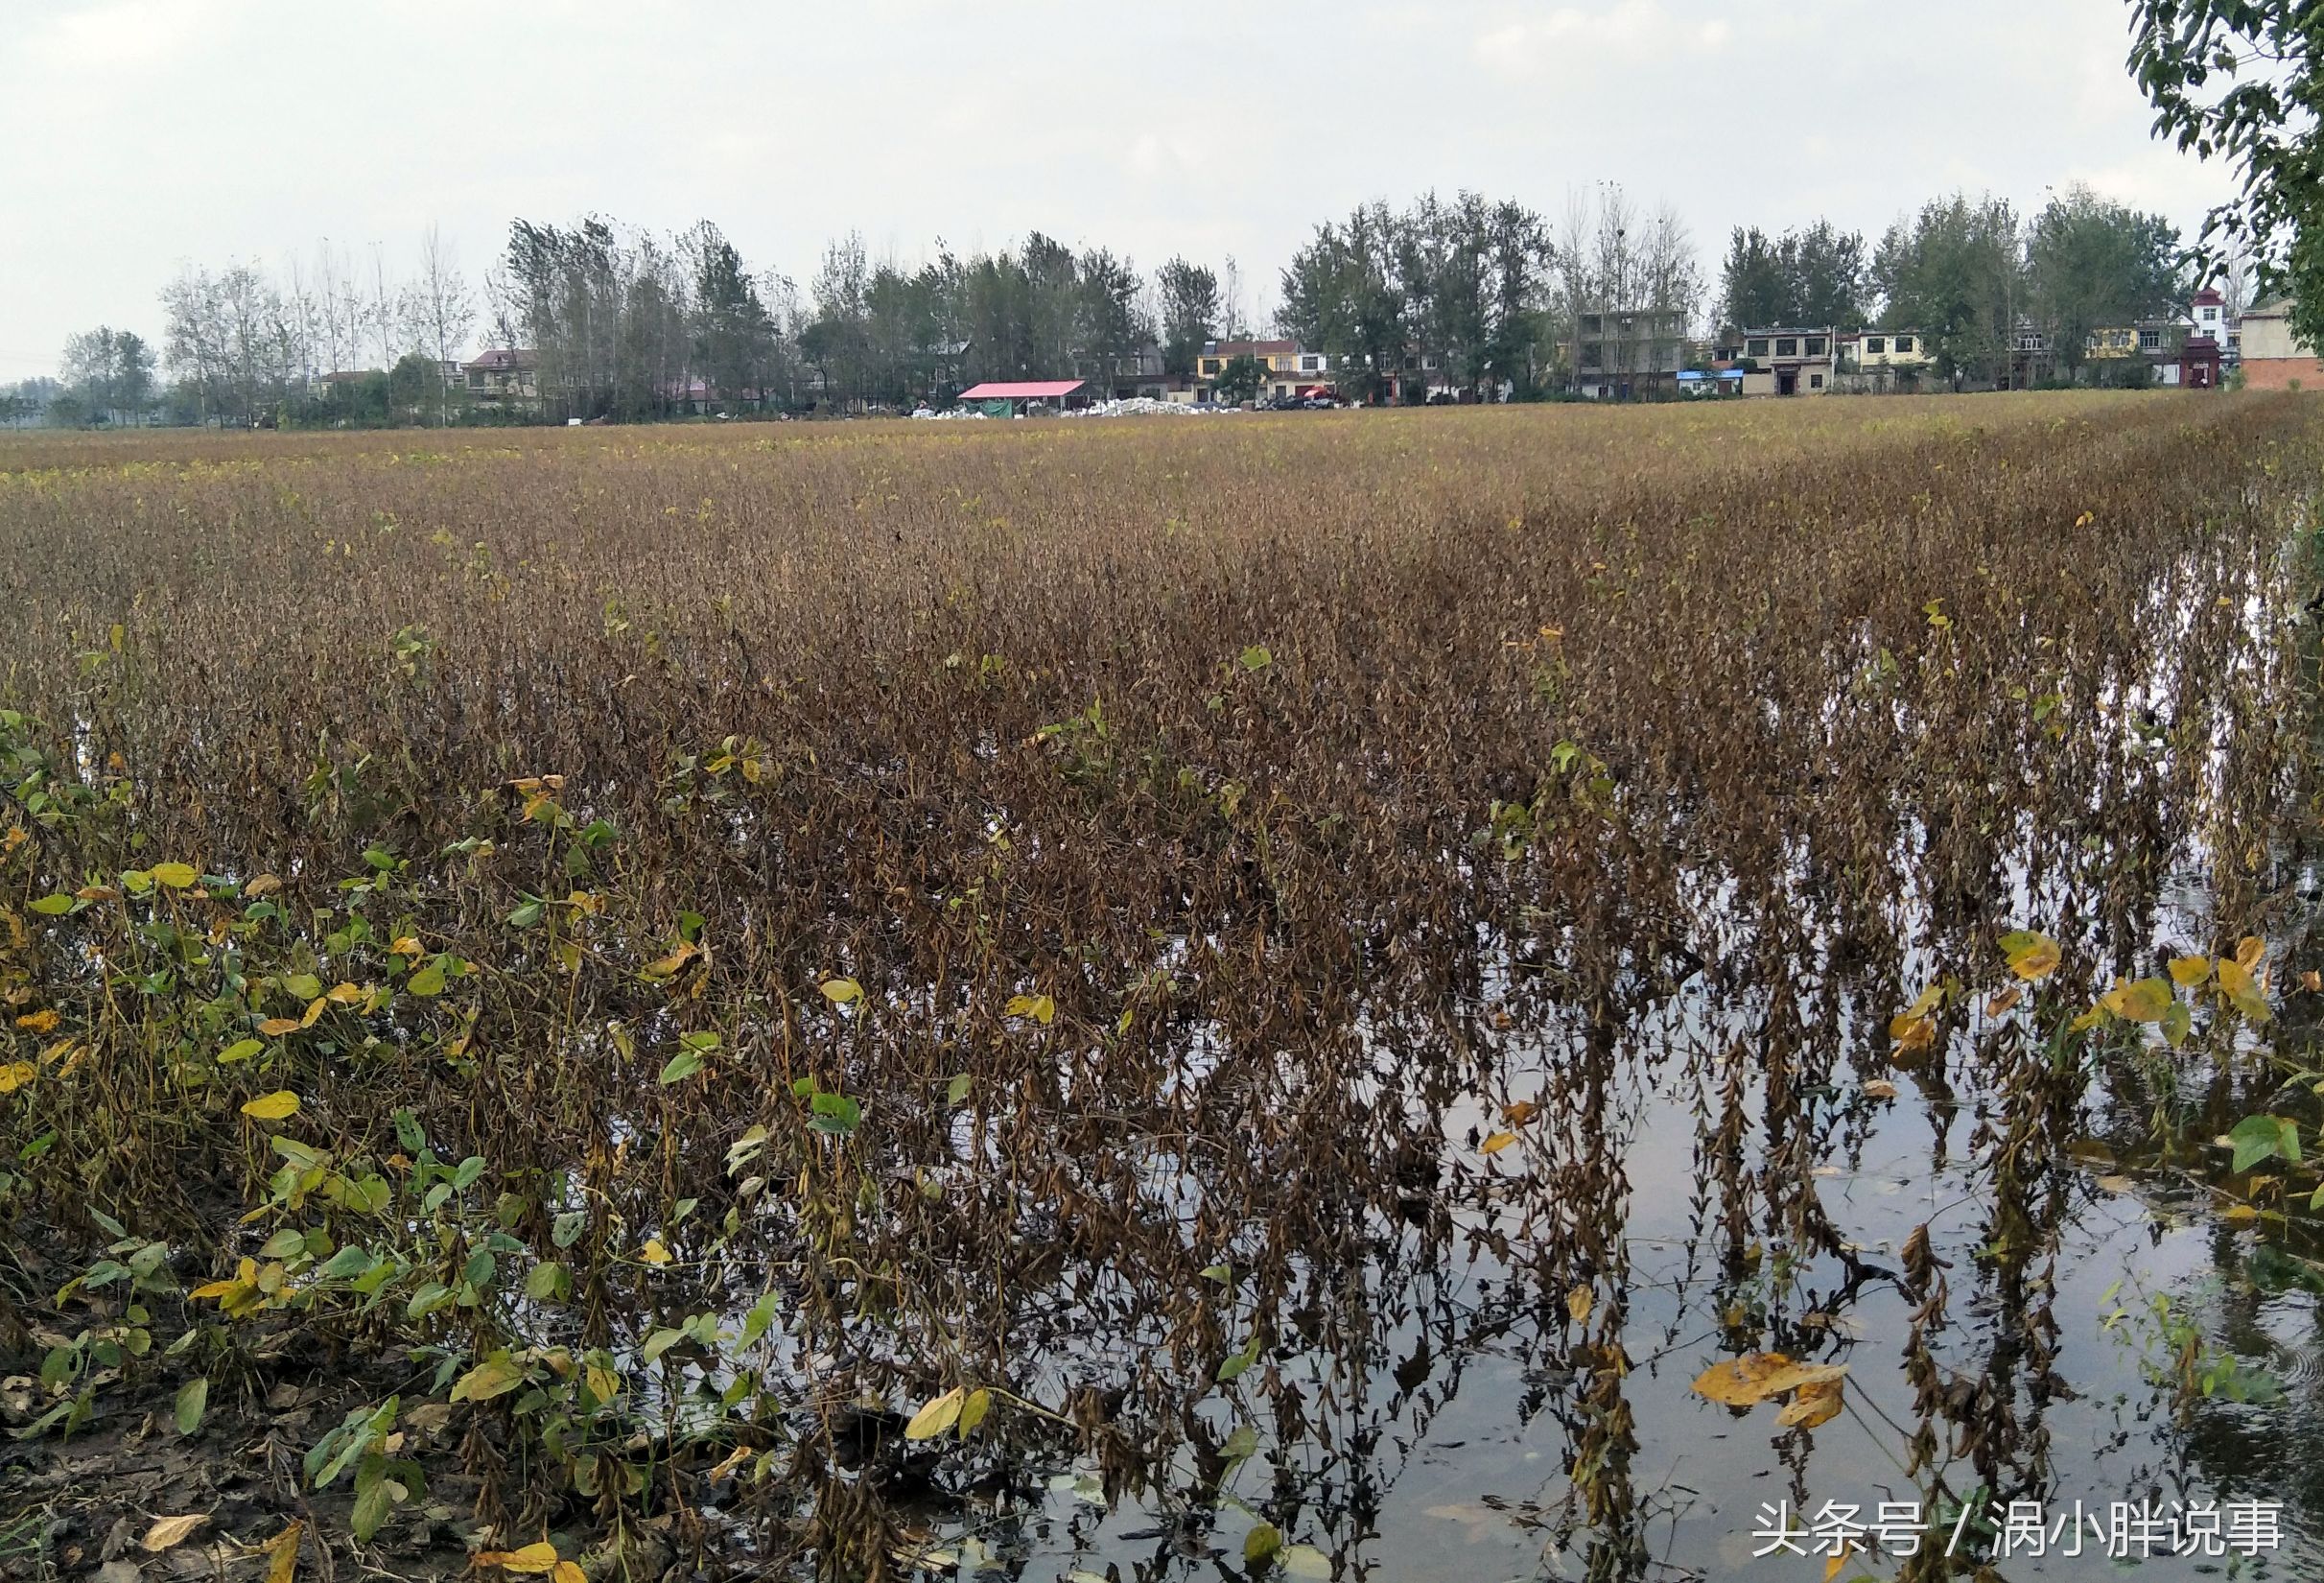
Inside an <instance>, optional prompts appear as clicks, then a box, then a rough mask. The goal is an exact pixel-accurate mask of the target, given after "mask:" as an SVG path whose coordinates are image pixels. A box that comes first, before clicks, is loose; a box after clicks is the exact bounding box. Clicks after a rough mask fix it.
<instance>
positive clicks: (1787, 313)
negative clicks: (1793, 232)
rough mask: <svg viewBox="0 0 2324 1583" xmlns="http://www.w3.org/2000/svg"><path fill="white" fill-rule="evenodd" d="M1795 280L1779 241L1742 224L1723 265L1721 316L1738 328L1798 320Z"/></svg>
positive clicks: (1736, 229) (1731, 236)
mask: <svg viewBox="0 0 2324 1583" xmlns="http://www.w3.org/2000/svg"><path fill="white" fill-rule="evenodd" d="M1791 311H1792V289H1791V282H1790V281H1789V280H1787V279H1785V278H1784V271H1783V259H1782V257H1781V255H1780V254H1779V253H1778V251H1777V249H1776V246H1775V244H1773V243H1772V242H1770V241H1769V240H1768V239H1767V237H1766V236H1765V235H1764V234H1763V233H1762V232H1761V231H1760V229H1759V228H1758V227H1757V226H1756V225H1753V226H1751V227H1749V229H1746V228H1745V227H1744V226H1741V225H1738V226H1736V227H1735V229H1734V232H1733V234H1731V235H1730V236H1729V237H1728V238H1727V244H1726V260H1725V263H1724V264H1722V265H1721V266H1720V317H1721V318H1722V319H1724V320H1725V322H1726V323H1727V324H1729V325H1730V326H1732V327H1733V328H1735V329H1738V330H1740V329H1743V328H1745V327H1746V326H1757V325H1762V324H1790V323H1795V322H1796V320H1795V319H1793V318H1792V317H1791Z"/></svg>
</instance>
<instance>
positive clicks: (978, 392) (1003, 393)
mask: <svg viewBox="0 0 2324 1583" xmlns="http://www.w3.org/2000/svg"><path fill="white" fill-rule="evenodd" d="M1082 384H1083V382H1082V381H1081V380H1078V379H1021V380H1017V381H1015V382H1014V383H1012V382H1010V381H1008V380H1000V381H995V382H988V383H986V384H983V385H973V386H971V387H970V388H969V389H967V390H963V391H961V392H960V399H961V400H963V401H1025V400H1038V399H1041V398H1043V397H1045V396H1064V395H1071V394H1072V393H1073V392H1074V391H1075V390H1080V389H1081V387H1082Z"/></svg>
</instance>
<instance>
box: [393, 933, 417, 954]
mask: <svg viewBox="0 0 2324 1583" xmlns="http://www.w3.org/2000/svg"><path fill="white" fill-rule="evenodd" d="M419 954H420V943H419V940H418V939H417V938H416V937H415V936H413V935H411V934H398V935H397V936H396V937H395V943H394V944H393V945H390V946H389V947H387V955H388V956H390V957H416V956H418V955H419Z"/></svg>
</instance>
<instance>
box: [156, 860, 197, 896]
mask: <svg viewBox="0 0 2324 1583" xmlns="http://www.w3.org/2000/svg"><path fill="white" fill-rule="evenodd" d="M146 872H147V873H149V874H151V875H153V883H154V884H155V885H166V886H169V887H170V888H171V889H172V890H183V889H185V888H186V887H187V886H190V885H192V884H193V883H194V882H195V881H196V880H199V879H200V878H201V874H200V871H199V870H197V869H196V868H195V866H194V865H193V864H192V863H190V862H157V863H155V864H154V865H153V867H151V868H149V869H147V870H146Z"/></svg>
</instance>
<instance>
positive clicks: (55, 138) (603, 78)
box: [0, 0, 2223, 380]
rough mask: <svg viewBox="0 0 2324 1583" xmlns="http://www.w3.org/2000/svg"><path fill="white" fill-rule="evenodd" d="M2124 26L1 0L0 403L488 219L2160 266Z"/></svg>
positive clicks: (735, 232) (2183, 182) (1686, 2)
mask: <svg viewBox="0 0 2324 1583" xmlns="http://www.w3.org/2000/svg"><path fill="white" fill-rule="evenodd" d="M2128 15H2129V8H2128V6H2127V5H2125V4H2124V0H1563V3H1539V4H1527V3H1522V0H1431V3H1427V4H1420V3H1404V4H1397V3H1351V0H1145V3H1140V4H1136V5H1124V4H1112V5H1096V4H1068V3H1066V0H1050V3H1021V0H952V3H946V4H938V3H933V0H922V3H909V4H907V3H902V0H821V3H818V4H762V3H744V0H727V3H713V0H692V3H689V0H653V3H650V4H639V3H637V0H623V3H621V4H611V3H594V0H565V3H560V4H548V3H541V0H492V3H490V4H480V3H472V0H402V3H395V4H389V3H384V0H329V3H327V4H317V3H315V0H0V148H5V149H6V150H7V151H8V154H7V156H6V168H5V174H4V175H0V380H5V379H13V378H20V377H22V376H24V375H26V374H33V373H39V372H43V371H46V370H48V369H49V368H51V367H53V366H54V365H55V363H56V361H57V357H58V353H59V349H60V348H61V346H62V343H63V341H64V338H65V336H66V335H67V334H68V333H70V332H72V331H74V330H77V329H82V328H86V327H88V326H90V325H94V324H98V323H110V324H113V325H116V326H120V327H124V328H129V329H134V330H137V331H139V332H141V333H143V334H145V335H147V336H148V337H150V338H153V339H154V340H155V341H158V340H159V338H160V333H161V329H162V319H161V313H160V310H159V308H158V306H157V305H156V302H155V293H156V291H157V290H158V288H159V287H160V286H161V285H162V283H163V282H164V281H165V280H166V279H167V278H168V277H169V275H170V274H171V273H172V272H174V271H175V270H176V268H177V266H178V265H179V264H180V263H181V262H184V261H188V260H191V261H195V262H199V263H201V264H205V265H210V266H219V265H223V264H225V263H227V262H229V261H231V260H233V259H236V258H251V257H255V258H258V259H260V260H262V261H264V262H266V263H268V264H269V265H275V264H278V263H279V262H280V261H281V260H282V259H283V258H284V257H286V256H287V255H288V254H290V253H292V252H293V251H300V252H306V251H311V250H312V248H313V247H314V244H315V241H316V239H317V238H318V237H329V238H331V239H332V240H333V241H334V242H335V243H337V244H339V245H340V246H341V247H346V246H350V245H351V246H354V247H358V248H364V256H366V257H368V248H369V245H370V244H372V243H374V242H377V243H381V244H384V245H385V248H387V258H388V261H389V264H390V266H391V267H395V266H407V267H408V265H409V263H410V261H411V258H412V255H413V254H414V253H415V252H416V251H417V247H418V238H419V236H420V233H421V232H422V231H423V230H424V229H425V227H426V226H427V225H428V224H430V223H432V222H434V223H436V224H440V226H441V227H442V230H443V233H444V235H445V237H446V238H447V239H448V240H449V241H451V242H452V243H453V244H454V245H455V246H456V248H457V249H458V257H459V260H460V262H461V264H462V266H463V267H464V268H465V270H466V272H467V273H468V275H469V276H470V278H471V279H472V280H481V276H482V274H483V272H484V271H485V269H486V267H487V266H488V265H489V264H490V263H491V262H492V260H493V258H494V256H495V255H496V254H497V253H498V251H499V248H500V246H501V242H502V240H503V238H504V237H505V233H506V227H507V223H508V220H509V218H510V217H511V216H515V215H523V216H526V217H528V218H530V219H535V220H545V221H547V220H553V221H569V220H571V219H573V218H575V217H576V216H578V215H580V214H582V213H584V212H586V211H590V210H597V211H599V212H602V213H606V214H609V215H613V216H616V217H618V218H620V219H622V220H625V221H629V222H633V223H637V224H646V225H648V226H651V227H654V228H657V229H667V228H675V227H678V226H682V225H686V224H691V223H692V222H693V221H694V220H695V219H697V218H705V217H706V218H709V219H712V220H715V221H716V222H717V224H719V225H720V226H721V227H722V228H723V229H724V230H725V231H726V233H727V235H728V236H729V237H730V238H731V239H732V240H733V241H734V242H735V243H736V245H737V246H738V247H739V248H741V249H742V251H743V253H744V255H745V257H746V258H747V259H749V260H750V262H751V263H752V265H753V266H754V267H765V266H769V265H771V266H774V267H777V268H780V269H782V270H784V271H785V272H788V273H790V274H791V275H793V276H794V277H796V278H797V279H798V280H799V281H800V282H801V284H802V285H804V284H805V283H806V281H807V279H808V277H809V276H810V274H811V273H812V272H813V270H814V266H815V262H816V259H817V258H818V257H819V255H820V253H821V250H822V248H823V245H824V243H825V241H826V240H827V239H829V238H830V237H832V236H833V235H834V234H837V233H840V232H843V231H846V230H848V229H850V228H857V229H860V230H861V231H862V232H863V233H864V236H865V238H866V240H867V242H868V244H869V246H870V248H871V249H872V251H873V252H874V254H875V255H880V254H887V253H892V254H894V255H896V256H897V257H899V258H901V259H903V260H904V261H906V262H912V261H916V260H917V259H919V258H920V257H921V256H922V255H923V254H924V253H926V252H927V251H928V250H929V249H930V245H931V243H932V241H933V239H935V238H937V237H942V238H944V239H945V240H946V241H948V242H949V243H951V245H952V246H953V247H954V248H972V249H973V248H997V247H1000V246H1004V245H1007V244H1009V243H1012V242H1013V241H1015V240H1016V239H1018V238H1020V237H1021V236H1022V235H1023V234H1024V233H1025V232H1026V231H1028V230H1044V231H1047V232H1048V233H1050V234H1051V235H1053V236H1056V237H1059V238H1060V239H1062V240H1065V241H1067V242H1069V243H1089V244H1092V245H1096V244H1102V245H1105V246H1109V247H1112V248H1115V249H1116V250H1118V251H1125V252H1127V253H1129V254H1130V255H1131V256H1132V257H1133V258H1134V259H1135V260H1136V261H1137V262H1138V264H1139V266H1140V267H1141V268H1147V269H1150V268H1151V267H1152V266H1153V265H1155V264H1157V263H1160V262H1161V261H1162V259H1164V258H1166V257H1167V256H1169V255H1170V254H1171V253H1172V252H1184V253H1185V254H1186V255H1187V256H1189V257H1191V258H1194V259H1197V260H1199V261H1204V262H1209V263H1211V264H1213V265H1216V264H1219V263H1221V262H1223V260H1224V258H1225V257H1226V255H1228V254H1230V253H1232V254H1233V255H1235V257H1236V258H1238V259H1239V260H1240V262H1241V265H1242V268H1243V276H1244V279H1245V280H1246V281H1247V282H1249V283H1250V284H1249V286H1248V287H1247V289H1246V293H1245V304H1244V305H1245V308H1246V310H1265V309H1266V308H1268V307H1270V306H1271V305H1272V303H1273V301H1274V299H1275V297H1276V295H1277V292H1276V288H1275V280H1276V275H1277V272H1278V271H1279V269H1280V268H1281V266H1282V264H1283V262H1284V261H1285V259H1286V258H1287V257H1288V256H1289V255H1290V253H1291V252H1292V250H1293V249H1294V248H1296V247H1297V246H1298V245H1299V244H1300V242H1301V241H1302V240H1303V237H1304V236H1305V234H1306V233H1307V231H1308V230H1309V228H1310V227H1311V226H1312V225H1313V224H1314V223H1315V222H1316V221H1318V220H1320V219H1323V218H1326V217H1327V216H1336V215H1339V214H1342V213H1344V212H1345V211H1346V210H1347V209H1348V208H1349V207H1350V205H1352V204H1354V203H1356V202H1359V201H1364V200H1367V199H1371V198H1389V199H1393V200H1397V201H1401V200H1403V199H1405V198H1408V197H1410V196H1411V195H1413V194H1415V193H1417V192H1419V191H1421V190H1423V189H1425V188H1429V187H1435V188H1437V189H1439V190H1440V191H1444V192H1450V191H1451V190H1453V189H1455V188H1459V187H1471V188H1475V189H1477V190H1479V191H1482V192H1484V193H1486V194H1488V195H1491V196H1493V197H1504V196H1506V197H1514V198H1518V199H1521V200H1523V201H1526V202H1528V203H1530V204H1532V205H1533V206H1535V207H1536V208H1538V209H1540V210H1542V211H1544V212H1545V213H1549V214H1551V215H1553V216H1554V215H1556V214H1558V213H1560V212H1561V210H1562V208H1563V206H1564V202H1565V196H1566V194H1567V192H1568V191H1569V190H1571V189H1574V188H1576V187H1585V186H1587V185H1589V184H1590V183H1593V182H1595V181H1598V180H1601V179H1609V180H1613V181H1618V182H1620V183H1621V184H1622V185H1623V186H1624V187H1625V188H1626V189H1627V190H1628V191H1629V193H1630V195H1631V198H1632V199H1633V200H1634V201H1637V202H1639V203H1640V204H1642V205H1646V206H1650V207H1651V206H1652V205H1654V204H1655V203H1658V202H1661V201H1668V202H1670V203H1672V204H1674V205H1675V206H1676V207H1677V208H1678V210H1679V211H1680V212H1681V213H1682V214H1683V215H1684V216H1685V217H1686V219H1687V221H1688V223H1689V224H1690V226H1691V228H1692V231H1693V234H1694V237H1695V240H1696V243H1697V246H1698V248H1699V249H1700V251H1701V253H1702V261H1703V266H1704V272H1705V275H1706V276H1708V277H1712V278H1714V279H1715V275H1716V265H1717V256H1718V253H1719V251H1720V249H1721V248H1722V247H1723V246H1724V243H1725V237H1726V233H1727V231H1728V228H1729V227H1730V226H1733V225H1736V224H1757V225H1760V226H1762V227H1765V228H1767V229H1769V230H1776V229H1780V228H1782V227H1785V226H1788V225H1792V224H1799V223H1802V222H1805V221H1809V220H1813V219H1815V218H1816V217H1817V216H1819V215H1823V216H1829V217H1830V218H1831V219H1833V220H1835V221H1837V222H1839V223H1841V224H1843V225H1845V226H1848V227H1851V228H1862V229H1863V230H1865V231H1866V233H1867V234H1875V233H1877V232H1878V231H1879V230H1880V229H1881V228H1882V227H1883V226H1885V225H1886V224H1888V223H1889V222H1890V220H1892V219H1894V218H1895V217H1896V216H1897V215H1898V214H1899V213H1900V212H1902V211H1904V210H1905V209H1907V208H1908V207H1909V206H1912V205H1914V204H1916V203H1918V202H1919V201H1921V200H1923V199H1925V198H1927V197H1929V196H1932V195H1934V194H1936V193H1938V192H1940V191H1947V190H1950V189H1952V188H1954V187H1957V186H1959V187H1965V188H1967V189H1969V190H1970V191H1971V192H1973V193H1974V192H1978V191H1984V190H1990V191H1993V192H1996V193H1999V194H2002V195H2005V196H2007V197H2009V198H2011V199H2013V200H2015V201H2018V202H2019V203H2020V204H2021V205H2025V206H2034V205H2038V204H2039V203H2040V202H2041V201H2042V200H2043V188H2044V187H2045V186H2046V185H2048V186H2057V187H2063V186H2064V185H2065V184H2067V183H2068V182H2072V181H2084V182H2087V183H2089V184H2090V185H2091V186H2093V187H2095V188H2097V189H2099V190H2100V191H2101V192H2102V193H2104V194H2106V195H2108V196H2110V197H2114V198H2118V199H2121V200H2123V201H2127V202H2131V203H2134V204H2137V205H2139V206H2140V207H2143V208H2151V209H2159V210H2161V211H2162V212H2164V213H2165V214H2167V215H2169V216H2170V217H2171V219H2173V220H2175V221H2176V222H2178V224H2180V225H2181V226H2182V228H2184V229H2185V230H2187V231H2188V232H2189V233H2190V234H2192V232H2193V231H2194V229H2195V225H2196V224H2197V223H2198V222H2199V221H2200V219H2201V216H2202V212H2203V210H2204V208H2205V207H2206V206H2207V205H2208V204H2209V203H2210V202H2212V201H2215V200H2216V199H2217V198H2218V197H2219V196H2221V193H2222V187H2223V177H2222V176H2221V175H2220V173H2219V172H2218V170H2217V169H2216V168H2208V169H2207V168H2203V167H2200V166H2197V165H2196V164H2195V163H2194V162H2193V161H2192V160H2190V159H2187V158H2185V157H2183V156H2181V155H2179V154H2175V153H2173V152H2171V151H2170V150H2168V149H2165V148H2161V147H2157V146H2155V145H2153V144H2152V143H2150V142H2149V140H2148V113H2147V110H2146V109H2145V107H2144V105H2143V102H2142V101H2141V99H2140V97H2139V95H2138V93H2137V91H2136V90H2135V89H2134V88H2133V87H2132V85H2131V83H2130V82H2129V80H2128V78H2127V76H2126V75H2125V74H2124V69H2123V58H2124V53H2125V48H2126V34H2125V26H2126V21H2127V18H2128Z"/></svg>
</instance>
